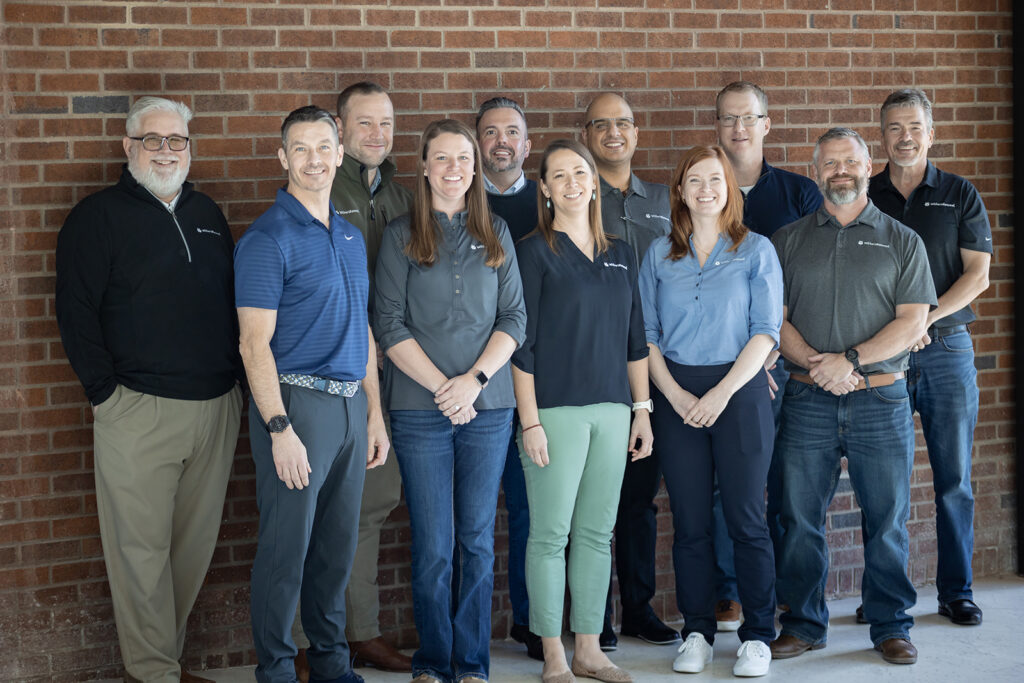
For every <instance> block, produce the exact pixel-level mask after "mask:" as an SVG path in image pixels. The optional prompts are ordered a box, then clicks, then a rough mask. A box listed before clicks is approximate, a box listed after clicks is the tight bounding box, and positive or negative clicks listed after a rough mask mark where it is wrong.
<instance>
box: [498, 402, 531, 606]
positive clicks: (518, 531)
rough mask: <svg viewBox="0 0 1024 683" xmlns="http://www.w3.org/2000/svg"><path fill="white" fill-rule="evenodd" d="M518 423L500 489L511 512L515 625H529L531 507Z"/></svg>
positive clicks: (510, 568)
mask: <svg viewBox="0 0 1024 683" xmlns="http://www.w3.org/2000/svg"><path fill="white" fill-rule="evenodd" d="M518 423H519V420H518V418H516V419H515V420H514V422H513V424H512V437H511V438H510V439H509V442H508V451H507V452H506V454H505V471H504V472H503V473H502V475H501V488H502V490H503V491H504V492H505V509H506V510H507V511H508V598H509V601H510V602H511V603H512V621H513V623H516V624H520V625H522V626H529V625H530V597H529V595H528V594H527V593H526V540H527V539H528V538H529V536H530V506H529V504H528V503H527V500H526V478H525V477H524V476H523V464H522V463H521V462H520V461H519V446H517V445H516V437H515V431H516V427H517V426H518Z"/></svg>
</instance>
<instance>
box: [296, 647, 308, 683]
mask: <svg viewBox="0 0 1024 683" xmlns="http://www.w3.org/2000/svg"><path fill="white" fill-rule="evenodd" d="M295 677H296V678H297V679H299V683H309V660H308V659H306V649H305V648H301V649H300V650H299V653H298V654H297V655H295Z"/></svg>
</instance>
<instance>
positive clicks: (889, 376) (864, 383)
mask: <svg viewBox="0 0 1024 683" xmlns="http://www.w3.org/2000/svg"><path fill="white" fill-rule="evenodd" d="M906 376H907V373H905V372H903V371H902V370H901V371H899V372H885V373H881V374H878V375H866V376H865V377H864V379H862V380H861V381H859V382H857V386H856V387H855V388H854V391H860V390H861V389H870V388H872V387H874V388H876V389H877V388H878V387H887V386H891V385H893V384H896V382H898V381H899V380H901V379H903V378H904V377H906ZM789 378H790V379H795V380H796V381H797V382H803V383H804V384H810V385H812V386H814V385H815V381H814V380H813V379H811V376H810V375H798V374H796V373H793V374H791V375H790V376H789Z"/></svg>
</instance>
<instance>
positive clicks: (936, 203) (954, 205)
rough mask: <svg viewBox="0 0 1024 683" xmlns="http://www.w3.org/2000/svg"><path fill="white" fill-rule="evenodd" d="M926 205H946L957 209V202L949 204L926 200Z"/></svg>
mask: <svg viewBox="0 0 1024 683" xmlns="http://www.w3.org/2000/svg"><path fill="white" fill-rule="evenodd" d="M924 205H925V206H944V207H946V208H947V209H955V208H956V204H947V203H946V202H925V203H924Z"/></svg>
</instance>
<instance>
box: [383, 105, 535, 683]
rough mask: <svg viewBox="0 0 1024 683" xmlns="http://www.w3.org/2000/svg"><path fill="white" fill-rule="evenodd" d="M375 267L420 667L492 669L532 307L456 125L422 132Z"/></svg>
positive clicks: (433, 671) (442, 675)
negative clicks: (506, 497) (517, 358)
mask: <svg viewBox="0 0 1024 683" xmlns="http://www.w3.org/2000/svg"><path fill="white" fill-rule="evenodd" d="M420 175H422V179H421V178H420V177H419V176H420ZM376 276H377V279H376V294H375V309H376V312H375V333H376V337H377V339H379V340H380V344H381V347H382V348H383V349H384V351H385V353H386V354H387V359H386V360H385V364H384V389H383V392H384V401H385V404H386V405H387V407H388V410H389V412H390V415H391V433H392V440H393V442H394V447H395V454H396V456H397V458H398V465H399V468H400V469H401V471H402V481H403V484H404V485H405V499H406V504H407V505H408V508H409V518H410V522H411V526H412V571H413V578H412V588H413V612H414V615H415V619H416V630H417V632H418V633H419V637H420V649H419V650H417V651H416V654H415V655H414V656H413V676H414V677H416V676H419V675H421V674H427V675H428V676H432V677H435V678H438V679H440V680H442V681H447V680H457V679H462V680H468V678H469V677H472V676H475V677H477V678H480V679H483V680H487V676H488V669H489V664H490V658H489V642H490V634H491V609H490V608H491V592H492V587H493V566H494V533H493V530H494V516H495V510H496V508H497V502H498V484H499V481H500V479H501V473H502V470H503V468H504V464H505V450H506V448H507V446H508V441H509V436H510V433H511V428H512V408H513V407H514V405H515V399H514V397H513V393H512V380H511V374H510V371H509V366H508V360H509V357H510V356H511V355H512V352H513V351H515V349H516V347H518V346H519V344H520V343H522V341H523V338H524V336H525V329H526V311H525V308H524V306H523V295H522V284H521V282H520V280H519V269H518V267H517V266H516V253H515V249H514V248H513V246H512V239H511V237H510V236H509V232H508V226H506V225H505V222H504V221H503V220H502V219H500V218H498V217H497V216H492V215H491V213H490V210H489V209H488V206H487V199H486V197H485V195H484V189H483V178H482V170H481V164H480V150H479V147H478V146H477V143H476V138H475V136H474V135H473V132H472V131H471V130H470V129H469V128H467V127H466V126H465V125H463V124H462V123H459V122H457V121H453V120H450V119H445V120H442V121H434V122H433V123H431V124H430V125H428V126H427V129H426V130H425V131H424V133H423V137H422V139H421V141H420V155H419V160H418V163H417V182H416V193H415V202H414V205H413V210H412V213H411V214H410V215H408V216H403V217H401V218H398V219H396V220H394V221H392V222H391V223H390V224H389V225H388V227H387V230H386V231H385V233H384V237H383V241H382V243H381V247H380V254H379V256H378V259H377V271H376ZM453 556H454V558H455V561H456V562H458V563H459V567H458V572H457V574H458V577H459V580H458V583H457V585H456V586H453V585H452V574H453V569H452V561H453V560H452V558H453ZM453 590H455V591H457V594H456V595H455V597H454V600H453V599H452V597H453V596H452V591H453ZM453 605H454V616H453V617H451V616H450V615H451V614H452V613H453V610H452V608H453Z"/></svg>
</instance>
